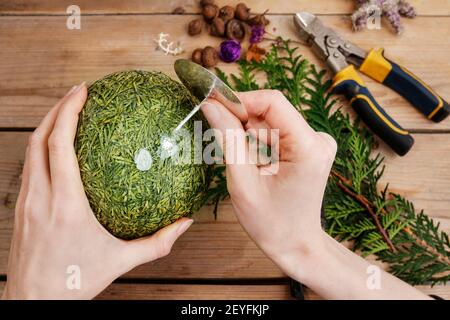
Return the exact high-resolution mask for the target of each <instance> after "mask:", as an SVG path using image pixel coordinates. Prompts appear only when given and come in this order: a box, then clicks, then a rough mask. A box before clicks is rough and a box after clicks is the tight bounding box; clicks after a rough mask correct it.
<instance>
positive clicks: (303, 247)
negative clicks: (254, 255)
mask: <svg viewBox="0 0 450 320" xmlns="http://www.w3.org/2000/svg"><path fill="white" fill-rule="evenodd" d="M239 97H240V99H241V100H242V103H243V104H244V105H245V107H246V108H247V112H248V114H249V121H248V123H247V125H246V126H245V128H244V127H242V125H241V122H240V121H239V120H238V119H237V118H236V117H234V116H233V115H232V114H231V113H230V112H229V111H228V110H227V109H226V108H225V107H224V106H223V105H221V104H220V103H218V102H216V101H214V100H209V101H208V102H209V103H207V104H206V105H204V106H202V110H203V113H204V114H205V116H206V118H207V120H208V122H209V123H210V125H211V127H213V128H215V129H217V130H219V131H220V132H221V133H222V136H223V137H224V140H225V141H224V144H225V145H226V147H225V149H224V150H225V152H224V153H225V154H224V156H225V162H226V163H227V170H226V173H227V183H228V190H229V193H230V196H231V201H232V203H233V206H234V208H235V211H236V215H237V217H238V219H239V221H240V223H241V224H242V226H243V227H244V228H245V230H246V231H247V233H248V234H249V235H250V237H251V238H252V239H253V240H254V241H255V242H256V243H257V244H258V246H259V247H261V249H262V250H263V251H264V252H265V253H266V254H267V255H268V256H269V257H270V258H271V259H272V260H274V261H275V262H276V263H277V264H278V265H279V266H280V267H281V268H282V269H283V270H284V271H285V272H286V273H288V274H290V275H292V274H293V273H294V272H296V271H298V267H299V266H298V265H297V264H296V262H295V261H296V260H297V259H295V257H298V256H299V255H302V256H303V255H308V253H309V252H311V251H313V250H317V248H318V246H319V245H320V243H321V242H322V237H323V231H322V228H321V222H320V211H321V205H322V198H323V194H324V190H325V187H326V182H327V178H328V175H329V172H330V169H331V166H332V163H333V160H334V156H335V153H336V142H335V141H334V139H333V138H332V137H331V136H329V135H328V134H326V133H319V132H315V131H314V130H313V129H312V128H311V127H310V126H309V125H308V124H307V122H306V121H305V120H304V119H303V118H302V116H301V115H300V113H299V112H298V111H297V110H296V109H295V108H294V107H293V106H292V105H291V104H290V102H289V101H288V100H287V99H286V98H285V97H284V96H283V94H282V93H280V92H279V91H272V90H261V91H253V92H245V93H240V94H239ZM230 129H233V131H234V136H235V137H238V138H239V139H241V142H238V143H236V144H235V145H231V141H226V140H227V135H226V131H227V130H230ZM259 129H267V130H269V129H278V130H279V135H278V140H279V141H275V140H274V139H273V138H274V137H273V136H272V139H271V140H270V144H271V145H272V147H273V149H278V151H279V163H278V164H273V165H271V166H257V165H256V164H251V163H246V164H231V163H230V161H227V158H228V160H229V159H231V157H232V155H233V154H232V153H231V152H235V151H236V150H233V147H236V146H237V145H239V143H242V144H245V139H246V138H245V131H247V130H259ZM268 136H269V137H270V133H269V134H268ZM229 140H231V139H229ZM264 142H267V141H264ZM275 145H277V146H278V148H277V147H276V146H275ZM244 152H246V153H250V151H249V148H248V145H247V147H246V148H245V150H244ZM227 153H228V155H227ZM246 158H247V159H248V158H249V157H248V156H247V157H246ZM294 269H295V270H294Z"/></svg>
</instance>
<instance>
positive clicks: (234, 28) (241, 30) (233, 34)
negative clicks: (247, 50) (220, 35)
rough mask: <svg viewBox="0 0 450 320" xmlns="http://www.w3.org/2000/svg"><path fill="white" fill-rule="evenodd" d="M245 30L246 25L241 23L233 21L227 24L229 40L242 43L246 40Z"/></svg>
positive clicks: (226, 31)
mask: <svg viewBox="0 0 450 320" xmlns="http://www.w3.org/2000/svg"><path fill="white" fill-rule="evenodd" d="M245 29H246V28H245V25H244V24H243V23H242V22H241V21H239V20H237V19H231V20H230V21H228V23H227V26H226V30H225V33H226V36H227V38H229V39H234V40H238V41H242V40H243V39H244V38H245Z"/></svg>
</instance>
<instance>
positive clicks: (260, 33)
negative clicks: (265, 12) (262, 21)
mask: <svg viewBox="0 0 450 320" xmlns="http://www.w3.org/2000/svg"><path fill="white" fill-rule="evenodd" d="M264 33H265V30H264V26H263V25H254V26H252V27H251V33H250V43H259V42H261V41H262V40H263V38H264Z"/></svg>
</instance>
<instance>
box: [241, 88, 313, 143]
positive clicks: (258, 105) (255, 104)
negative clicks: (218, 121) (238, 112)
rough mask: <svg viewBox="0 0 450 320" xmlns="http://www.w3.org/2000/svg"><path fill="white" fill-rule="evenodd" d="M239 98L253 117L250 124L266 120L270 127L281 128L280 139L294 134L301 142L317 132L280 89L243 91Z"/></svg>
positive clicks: (256, 125) (258, 123)
mask: <svg viewBox="0 0 450 320" xmlns="http://www.w3.org/2000/svg"><path fill="white" fill-rule="evenodd" d="M239 98H240V99H241V101H242V103H243V104H244V105H245V107H246V109H247V112H248V114H249V117H250V118H251V119H252V121H251V122H250V124H249V125H251V126H254V127H255V128H258V127H261V126H264V124H262V122H265V123H266V124H267V125H268V126H269V127H270V128H273V129H278V130H279V137H280V139H284V138H286V137H292V136H293V137H295V138H296V140H297V141H298V142H299V143H300V142H301V141H305V140H307V139H308V138H310V137H313V136H314V134H315V132H314V130H313V129H312V128H311V127H310V126H309V125H308V123H307V122H306V121H305V119H303V117H302V116H301V115H300V113H299V112H298V111H297V110H296V109H295V108H294V107H293V106H292V104H291V103H290V102H289V101H288V100H287V99H286V98H285V97H284V95H283V94H282V93H281V92H280V91H276V90H258V91H249V92H241V93H239Z"/></svg>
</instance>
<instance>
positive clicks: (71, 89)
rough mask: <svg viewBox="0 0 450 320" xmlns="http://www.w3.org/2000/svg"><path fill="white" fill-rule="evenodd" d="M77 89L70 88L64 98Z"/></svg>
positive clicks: (74, 87)
mask: <svg viewBox="0 0 450 320" xmlns="http://www.w3.org/2000/svg"><path fill="white" fill-rule="evenodd" d="M76 88H77V86H73V87H72V88H70V90H69V91H67V93H66V94H65V95H64V97H67V96H68V95H69V94H71V93H72V92H73V91H74V90H75V89H76Z"/></svg>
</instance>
